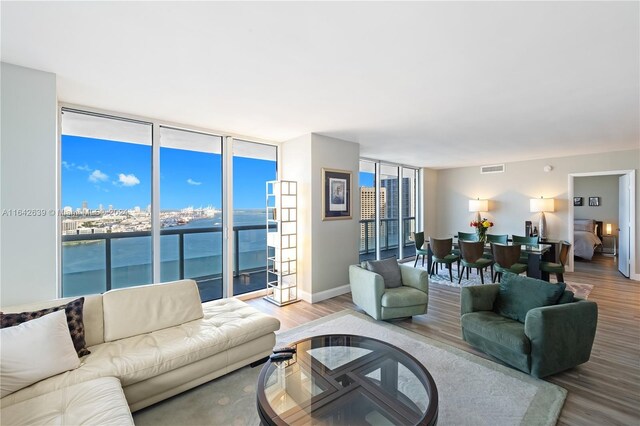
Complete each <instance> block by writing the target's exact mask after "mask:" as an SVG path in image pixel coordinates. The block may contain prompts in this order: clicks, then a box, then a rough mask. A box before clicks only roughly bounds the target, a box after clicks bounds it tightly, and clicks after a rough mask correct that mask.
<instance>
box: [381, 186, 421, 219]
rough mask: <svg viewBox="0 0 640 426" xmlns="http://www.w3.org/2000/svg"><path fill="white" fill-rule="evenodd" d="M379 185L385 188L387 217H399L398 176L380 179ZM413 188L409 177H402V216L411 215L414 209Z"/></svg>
mask: <svg viewBox="0 0 640 426" xmlns="http://www.w3.org/2000/svg"><path fill="white" fill-rule="evenodd" d="M380 186H381V187H382V188H386V189H387V211H386V214H387V217H388V218H396V219H397V218H399V209H400V207H399V204H398V203H399V201H400V198H399V194H398V192H399V187H398V178H391V179H381V180H380ZM414 192H415V190H414V187H413V185H411V179H409V178H408V177H405V178H402V206H403V207H402V217H412V216H413V212H414V211H415V209H414V207H415V206H414V205H413V200H414V199H415V194H414Z"/></svg>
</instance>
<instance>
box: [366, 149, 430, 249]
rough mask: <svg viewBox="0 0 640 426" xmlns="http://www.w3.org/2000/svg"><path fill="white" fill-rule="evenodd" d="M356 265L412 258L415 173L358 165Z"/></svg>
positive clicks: (393, 167) (395, 167)
mask: <svg viewBox="0 0 640 426" xmlns="http://www.w3.org/2000/svg"><path fill="white" fill-rule="evenodd" d="M359 179H360V209H361V216H360V261H363V260H369V259H384V258H387V257H393V256H395V257H397V258H398V259H404V258H407V257H412V256H414V255H415V244H414V243H413V233H414V232H415V230H416V207H417V194H418V191H417V182H418V170H417V169H414V168H410V167H404V166H398V165H393V164H386V163H382V162H376V161H372V160H361V161H360V173H359Z"/></svg>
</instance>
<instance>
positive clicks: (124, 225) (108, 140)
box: [61, 111, 152, 296]
mask: <svg viewBox="0 0 640 426" xmlns="http://www.w3.org/2000/svg"><path fill="white" fill-rule="evenodd" d="M61 144H62V146H61V158H62V160H61V161H62V163H61V166H62V167H61V182H62V191H61V202H62V206H63V218H62V241H63V242H62V290H63V295H64V296H74V295H79V294H91V293H100V292H104V291H106V290H109V289H112V288H119V287H128V286H132V285H139V284H146V283H149V282H151V280H152V251H151V250H152V244H151V155H152V152H151V144H152V126H151V124H150V123H144V122H137V121H132V120H122V119H116V118H112V117H105V116H96V115H92V114H85V113H80V112H74V111H64V112H63V116H62V136H61Z"/></svg>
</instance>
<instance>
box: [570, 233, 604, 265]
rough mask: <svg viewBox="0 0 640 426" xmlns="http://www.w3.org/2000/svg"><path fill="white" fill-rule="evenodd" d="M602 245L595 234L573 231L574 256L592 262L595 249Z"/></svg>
mask: <svg viewBox="0 0 640 426" xmlns="http://www.w3.org/2000/svg"><path fill="white" fill-rule="evenodd" d="M600 244H602V241H600V238H598V237H597V236H596V234H594V233H593V232H587V231H573V254H574V255H575V256H579V257H581V258H583V259H586V260H591V258H592V257H593V252H594V250H595V248H596V247H597V246H598V245H600Z"/></svg>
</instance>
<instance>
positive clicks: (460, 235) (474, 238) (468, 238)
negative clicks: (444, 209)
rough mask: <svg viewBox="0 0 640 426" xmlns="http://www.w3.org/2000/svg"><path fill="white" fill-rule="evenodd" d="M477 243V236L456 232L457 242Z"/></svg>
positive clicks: (473, 233) (470, 233) (472, 233)
mask: <svg viewBox="0 0 640 426" xmlns="http://www.w3.org/2000/svg"><path fill="white" fill-rule="evenodd" d="M460 240H464V241H478V234H476V233H475V232H458V241H460Z"/></svg>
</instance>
